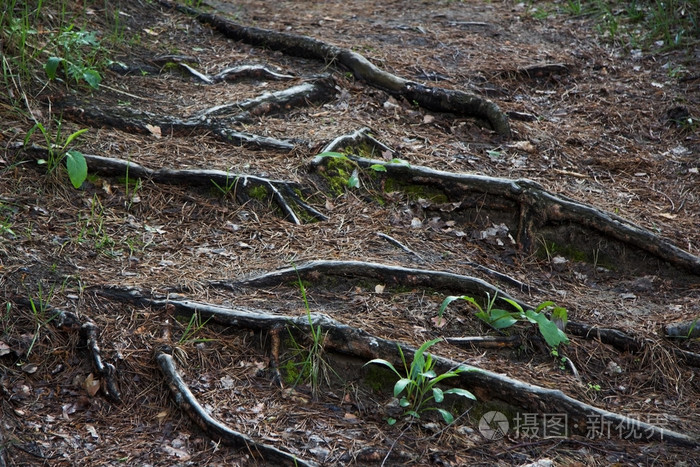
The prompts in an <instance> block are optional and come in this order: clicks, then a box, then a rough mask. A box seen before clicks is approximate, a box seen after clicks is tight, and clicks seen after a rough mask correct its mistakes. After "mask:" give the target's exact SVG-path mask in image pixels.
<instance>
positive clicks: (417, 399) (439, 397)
mask: <svg viewBox="0 0 700 467" xmlns="http://www.w3.org/2000/svg"><path fill="white" fill-rule="evenodd" d="M440 340H441V339H433V340H430V341H428V342H426V343H424V344H423V345H421V346H420V348H419V349H418V350H416V352H415V353H414V354H413V361H412V362H411V365H410V367H409V366H408V363H407V362H406V356H405V355H404V353H403V350H402V349H401V346H398V348H399V355H400V356H401V362H402V363H403V366H404V371H405V375H402V374H401V373H399V372H398V370H396V368H395V367H394V365H392V364H391V362H389V361H387V360H384V359H381V358H375V359H373V360H370V361H369V362H367V363H365V365H369V364H372V363H374V364H378V365H384V366H385V367H387V368H389V369H390V370H391V371H393V372H394V373H396V375H397V376H398V377H399V380H398V381H397V382H396V384H395V385H394V397H397V398H398V397H399V396H401V399H399V406H400V407H402V408H403V409H404V413H403V416H405V417H406V416H408V417H412V418H414V419H418V418H420V417H421V414H422V413H424V412H427V411H432V410H434V411H437V412H438V413H439V414H440V415H441V416H442V418H443V420H445V423H452V422H453V421H454V416H453V415H452V414H451V413H450V412H448V411H447V410H445V409H442V408H439V407H434V406H432V405H431V402H434V403H436V404H439V403H441V402H442V401H443V400H445V394H454V395H457V396H462V397H466V398H468V399H472V400H476V397H474V394H472V393H471V392H469V391H467V390H466V389H462V388H451V389H447V390H444V391H443V390H442V389H440V388H439V387H437V384H438V383H439V382H441V381H443V380H445V379H447V378H454V377H455V376H457V375H459V374H460V373H461V372H463V371H468V369H466V368H464V367H461V366H460V367H457V368H455V369H454V370H451V371H448V372H445V373H443V374H441V375H437V373H435V360H433V357H432V355H430V354H429V353H426V350H427V349H428V348H430V347H431V346H433V345H435V344H436V343H438V342H440ZM387 422H388V423H389V425H393V424H394V423H396V419H395V418H392V417H389V418H387Z"/></svg>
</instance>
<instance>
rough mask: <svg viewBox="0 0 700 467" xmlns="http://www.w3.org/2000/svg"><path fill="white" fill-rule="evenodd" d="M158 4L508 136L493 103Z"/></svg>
mask: <svg viewBox="0 0 700 467" xmlns="http://www.w3.org/2000/svg"><path fill="white" fill-rule="evenodd" d="M159 3H160V4H161V5H162V6H164V7H166V8H170V9H176V10H178V11H181V12H183V13H186V14H189V15H193V16H194V17H195V18H197V20H199V21H201V22H203V23H208V24H210V25H212V26H213V27H214V28H215V29H217V30H218V31H219V32H220V33H222V34H224V35H225V36H226V37H228V38H230V39H234V40H239V41H243V42H245V43H248V44H252V45H260V46H264V47H266V48H268V49H272V50H279V51H281V52H284V53H286V54H289V55H294V56H298V57H305V58H313V59H316V60H323V61H324V62H326V63H338V64H340V65H342V66H344V67H346V68H347V69H349V70H350V71H351V72H352V73H353V74H354V75H355V77H356V78H357V79H361V80H363V81H365V82H366V83H368V84H369V85H371V86H374V87H376V88H379V89H383V90H384V91H387V92H388V93H390V94H393V95H394V96H398V97H404V98H405V99H407V100H408V101H409V102H416V103H418V104H419V105H420V106H421V107H424V108H426V109H428V110H433V111H436V112H450V113H454V114H458V115H465V116H469V117H477V118H482V119H485V120H487V121H488V122H489V124H490V125H491V127H492V128H493V129H494V130H495V131H496V132H497V133H498V134H499V135H501V136H504V137H506V138H510V136H511V132H510V125H509V124H508V119H507V117H506V116H505V115H504V114H503V112H501V110H500V109H499V108H498V106H497V105H496V104H495V103H494V102H492V101H490V100H488V99H484V98H481V97H479V96H476V95H474V94H470V93H466V92H463V91H457V90H451V89H444V88H439V87H431V86H424V85H422V84H419V83H416V82H413V81H409V80H407V79H404V78H401V77H398V76H396V75H393V74H391V73H388V72H386V71H384V70H382V69H380V68H379V67H377V66H376V65H374V64H372V63H371V62H370V61H369V60H367V59H366V58H365V57H363V56H362V55H360V54H358V53H356V52H353V51H352V50H350V49H345V48H342V47H338V46H335V45H332V44H328V43H327V42H323V41H320V40H318V39H314V38H312V37H308V36H301V35H297V34H290V33H284V32H277V31H272V30H268V29H262V28H256V27H246V26H241V25H239V24H236V23H234V22H233V21H229V20H227V19H225V18H223V17H221V16H217V15H214V14H209V13H203V12H201V11H199V10H196V9H194V8H190V7H187V6H182V5H177V4H175V3H172V2H170V1H167V0H159Z"/></svg>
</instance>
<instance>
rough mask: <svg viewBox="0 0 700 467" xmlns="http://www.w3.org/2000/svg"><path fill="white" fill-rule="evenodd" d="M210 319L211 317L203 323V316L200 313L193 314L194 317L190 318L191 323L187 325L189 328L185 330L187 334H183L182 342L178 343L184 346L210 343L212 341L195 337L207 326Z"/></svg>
mask: <svg viewBox="0 0 700 467" xmlns="http://www.w3.org/2000/svg"><path fill="white" fill-rule="evenodd" d="M210 319H211V317H209V318H208V319H207V320H206V321H204V322H202V316H201V315H200V314H199V313H198V312H196V311H195V312H194V313H192V316H190V321H189V322H188V323H187V327H186V328H185V332H183V333H182V337H180V340H179V341H178V342H177V343H178V344H180V345H182V344H190V343H197V342H209V341H210V340H211V339H205V338H201V337H195V335H196V334H197V333H199V331H201V330H202V328H203V327H204V326H206V324H207V323H208V322H209V320H210Z"/></svg>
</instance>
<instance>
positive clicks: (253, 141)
mask: <svg viewBox="0 0 700 467" xmlns="http://www.w3.org/2000/svg"><path fill="white" fill-rule="evenodd" d="M53 105H55V106H56V107H59V108H61V110H62V111H63V115H64V116H65V117H68V118H70V119H71V120H73V121H75V122H80V123H83V124H85V125H90V126H100V125H102V126H108V127H112V128H117V129H119V130H122V131H126V132H129V133H139V134H152V133H153V131H154V129H156V128H157V129H158V131H159V132H160V133H162V134H172V135H184V136H188V135H192V134H212V135H214V136H216V137H217V138H218V139H220V140H222V141H226V142H229V143H233V144H237V145H241V146H243V145H245V146H249V147H251V148H254V149H270V150H277V151H291V150H292V149H294V147H295V142H292V141H288V140H280V139H276V138H270V137H268V136H260V135H254V134H252V133H247V132H243V131H236V130H233V129H232V128H229V126H228V125H226V122H219V121H212V122H207V121H202V120H201V119H189V120H182V119H180V118H177V117H170V116H165V115H155V114H152V113H150V112H143V111H141V112H139V111H135V110H132V109H128V108H119V109H102V108H98V107H97V106H95V105H94V104H90V103H88V102H79V101H76V100H74V99H68V98H64V99H60V100H57V101H54V102H53Z"/></svg>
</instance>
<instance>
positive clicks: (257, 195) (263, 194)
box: [248, 185, 269, 201]
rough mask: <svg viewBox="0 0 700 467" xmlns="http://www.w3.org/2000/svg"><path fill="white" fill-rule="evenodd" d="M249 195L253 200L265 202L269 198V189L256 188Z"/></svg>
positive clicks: (249, 191)
mask: <svg viewBox="0 0 700 467" xmlns="http://www.w3.org/2000/svg"><path fill="white" fill-rule="evenodd" d="M248 195H250V197H251V198H254V199H257V200H259V201H264V200H266V199H267V198H268V196H269V194H268V192H267V188H265V187H264V186H262V185H258V186H255V187H253V188H251V189H250V190H248Z"/></svg>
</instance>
